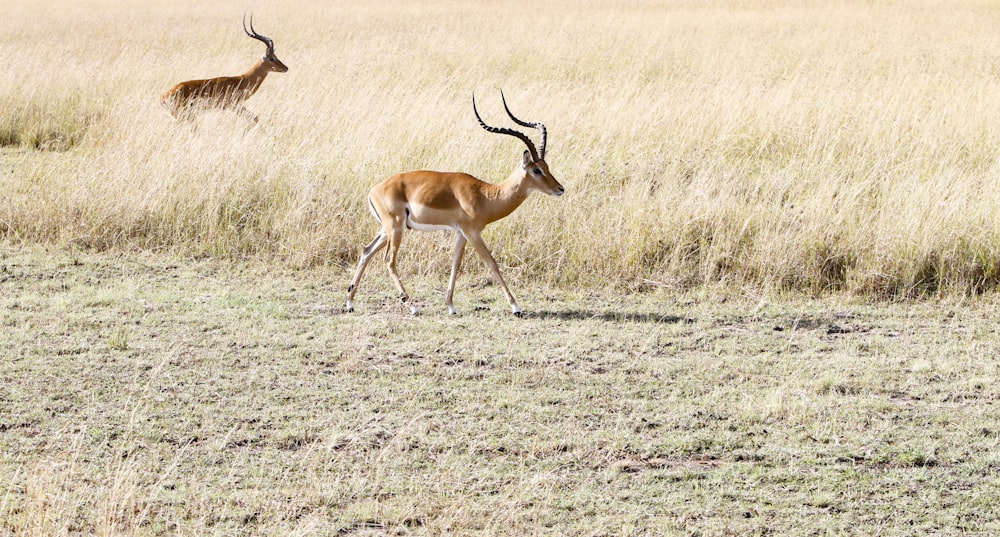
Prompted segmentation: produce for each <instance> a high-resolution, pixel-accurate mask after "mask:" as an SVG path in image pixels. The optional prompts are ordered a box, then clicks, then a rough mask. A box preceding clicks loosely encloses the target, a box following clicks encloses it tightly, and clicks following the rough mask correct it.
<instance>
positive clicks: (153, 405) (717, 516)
mask: <svg viewBox="0 0 1000 537" xmlns="http://www.w3.org/2000/svg"><path fill="white" fill-rule="evenodd" d="M0 267H2V270H0V289H2V290H3V295H2V298H0V326H2V327H3V329H4V337H3V338H0V357H2V359H0V379H2V380H3V382H2V383H0V401H2V403H3V405H2V409H0V431H2V434H0V534H3V535H7V534H13V535H18V536H36V535H37V536H46V537H50V536H54V535H140V536H141V535H275V536H277V535H282V536H285V535H330V536H333V535H442V534H452V535H609V536H611V535H615V536H626V535H636V536H639V535H642V536H646V535H866V536H867V535H900V536H902V535H992V534H995V533H996V532H997V531H998V530H1000V527H998V525H997V524H998V520H1000V503H998V498H1000V480H998V478H997V467H998V465H1000V458H998V455H997V444H998V438H1000V436H998V435H1000V432H998V428H997V423H1000V416H998V414H997V409H996V402H997V400H998V398H1000V383H998V380H997V374H998V372H997V362H996V360H995V357H996V356H997V353H998V350H1000V345H998V343H1000V340H998V337H997V325H996V319H997V315H998V314H1000V310H998V307H997V304H996V302H995V300H986V299H977V300H972V301H966V302H962V301H947V302H946V301H930V300H928V301H916V302H912V303H905V302H900V303H895V304H882V305H870V304H865V303H864V302H863V301H856V300H853V299H845V298H843V297H841V298H836V297H830V298H823V299H810V300H804V299H799V300H788V299H786V300H782V301H779V302H771V301H769V300H766V299H765V298H764V297H755V296H740V295H729V296H727V295H714V296H703V295H681V294H677V293H674V292H664V291H656V292H650V293H644V294H635V295H633V296H632V297H630V298H629V299H628V300H624V301H623V300H622V297H621V295H620V294H618V293H613V292H612V293H605V292H592V291H579V290H567V289H553V288H538V287H534V286H533V287H532V288H531V294H532V300H531V302H532V303H533V304H534V306H535V307H534V308H533V310H532V311H530V312H528V314H527V317H526V318H524V319H517V318H515V317H513V316H511V315H509V314H506V315H505V314H504V309H505V308H504V307H503V305H502V304H497V303H496V302H497V299H496V296H495V294H496V290H495V288H490V287H485V288H484V287H477V288H475V289H471V290H468V291H467V292H466V293H465V294H464V295H463V297H462V300H461V301H459V305H460V307H463V306H464V307H463V309H464V310H465V312H464V313H462V314H460V315H459V316H448V315H445V314H443V312H442V313H438V314H434V313H426V314H424V315H418V316H411V315H410V314H409V313H408V311H407V310H406V308H405V307H403V306H401V305H399V304H397V303H396V301H395V300H393V299H391V298H390V297H389V292H388V291H389V288H390V287H391V285H390V284H389V283H388V282H384V281H381V280H379V281H376V282H373V283H372V286H371V287H372V291H373V293H376V292H377V293H379V294H380V295H381V296H384V297H386V298H385V299H384V300H380V301H379V302H378V303H377V304H369V305H368V307H367V308H365V310H364V311H361V312H358V313H353V314H346V313H343V312H342V311H341V307H340V303H339V298H340V296H341V295H340V294H341V292H342V288H341V285H340V283H339V281H337V279H336V278H331V277H329V276H328V275H327V271H326V270H324V269H323V268H322V267H317V268H315V269H306V270H301V269H300V270H290V269H276V268H275V267H274V266H273V264H265V263H260V262H245V263H243V264H240V265H238V266H237V265H234V264H231V263H225V262H216V261H191V260H174V259H171V258H169V257H168V256H165V255H162V254H156V255H146V256H126V257H116V256H112V255H109V254H100V255H83V256H70V255H66V254H63V253H58V252H44V251H38V250H28V251H12V250H4V251H3V252H2V258H0ZM414 280H415V281H414V290H415V291H416V292H417V294H420V293H430V292H431V290H434V289H440V287H441V285H440V283H439V282H438V281H437V278H434V277H430V276H428V277H417V278H414ZM473 305H476V306H478V305H483V306H486V308H485V310H484V311H479V310H478V308H474V307H472V306H473Z"/></svg>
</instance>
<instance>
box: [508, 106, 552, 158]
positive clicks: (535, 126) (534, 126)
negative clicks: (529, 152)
mask: <svg viewBox="0 0 1000 537" xmlns="http://www.w3.org/2000/svg"><path fill="white" fill-rule="evenodd" d="M500 100H502V101H503V109H504V110H506V111H507V115H508V116H510V118H511V119H513V120H514V123H517V124H518V125H520V126H522V127H529V128H532V129H538V130H540V131H542V144H541V148H540V149H539V150H538V154H539V156H540V157H541V158H542V160H545V140H546V138H547V137H548V133H546V132H545V125H542V124H541V123H529V122H527V121H521V120H520V119H517V118H516V117H514V114H512V113H510V108H508V107H507V99H506V98H505V97H504V96H503V90H500Z"/></svg>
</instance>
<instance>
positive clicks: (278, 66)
mask: <svg viewBox="0 0 1000 537" xmlns="http://www.w3.org/2000/svg"><path fill="white" fill-rule="evenodd" d="M243 31H244V32H246V34H247V35H248V36H250V37H252V38H254V39H256V40H258V41H260V42H261V43H264V44H265V45H267V52H265V53H264V57H263V58H262V59H261V61H262V62H264V64H265V65H267V68H268V70H270V71H274V72H276V73H284V72H286V71H288V67H287V66H286V65H285V64H283V63H281V60H279V59H278V57H277V56H275V55H274V41H273V40H272V39H271V38H270V37H267V36H263V35H260V34H258V33H257V31H256V30H254V29H253V14H251V15H250V29H249V30H247V16H246V15H243Z"/></svg>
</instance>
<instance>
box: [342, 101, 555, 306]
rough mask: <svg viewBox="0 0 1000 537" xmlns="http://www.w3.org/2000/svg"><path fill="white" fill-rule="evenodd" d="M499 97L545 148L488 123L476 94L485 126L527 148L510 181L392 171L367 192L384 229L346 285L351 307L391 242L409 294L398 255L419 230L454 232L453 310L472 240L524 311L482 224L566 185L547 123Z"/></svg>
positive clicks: (392, 269) (391, 262)
mask: <svg viewBox="0 0 1000 537" xmlns="http://www.w3.org/2000/svg"><path fill="white" fill-rule="evenodd" d="M500 97H501V99H502V100H503V106H504V109H505V110H506V111H507V115H508V116H510V118H511V119H512V120H513V121H514V122H515V123H517V124H518V125H521V126H522V127H529V128H533V129H538V130H539V131H541V146H540V150H536V149H535V145H534V144H533V143H532V142H531V139H530V138H528V136H527V135H526V134H524V133H522V132H519V131H516V130H514V129H507V128H500V127H491V126H489V125H487V124H486V123H485V122H483V119H482V118H481V117H479V110H477V109H476V96H475V95H473V96H472V111H473V113H474V114H475V115H476V119H477V120H479V124H480V125H481V126H482V127H483V129H485V130H486V131H487V132H492V133H496V134H506V135H509V136H513V137H515V138H517V139H519V140H521V141H522V142H524V144H525V145H526V146H527V147H528V149H527V150H526V151H525V152H524V154H523V155H522V157H521V162H520V163H519V164H518V165H517V167H516V168H515V169H514V171H513V172H511V174H510V176H509V177H507V179H506V180H505V181H503V182H502V183H497V184H493V183H486V182H483V181H480V180H479V179H476V178H475V177H473V176H471V175H469V174H465V173H457V172H455V173H448V172H433V171H412V172H406V173H401V174H398V175H393V176H392V177H390V178H388V179H386V180H385V181H382V182H381V183H379V184H377V185H375V186H374V187H373V188H372V189H371V191H370V192H369V194H368V205H369V207H370V208H371V210H372V213H373V214H374V215H375V218H377V219H378V220H379V222H381V224H382V230H381V231H380V232H379V234H378V235H377V236H376V237H375V239H374V240H372V241H371V243H369V244H368V245H367V246H365V248H364V250H363V251H362V253H361V259H360V260H359V261H358V268H357V271H356V272H355V273H354V280H353V281H352V282H351V286H350V287H349V288H348V290H347V311H354V293H356V292H357V290H358V284H359V283H360V282H361V276H362V275H363V274H364V272H365V267H366V266H367V265H368V262H369V261H370V260H371V258H372V256H374V255H375V253H376V252H378V251H379V250H381V249H382V248H383V247H385V246H386V245H388V247H389V249H388V250H387V252H386V261H387V263H388V266H389V273H390V275H392V279H393V282H395V284H396V288H397V289H399V293H400V298H401V299H402V300H403V302H406V301H407V300H408V299H409V295H408V294H407V292H406V289H405V288H404V287H403V282H402V281H400V279H399V274H398V273H397V272H396V257H397V253H398V251H399V245H400V242H402V240H403V231H404V230H406V229H415V230H417V231H437V230H453V231H454V232H455V254H454V256H453V257H452V261H451V278H450V279H449V280H448V292H447V294H446V295H445V299H444V303H445V305H446V306H448V313H450V314H454V313H455V306H454V304H453V303H452V295H453V294H454V292H455V280H456V278H457V277H458V270H459V266H460V265H461V263H462V254H463V253H464V250H465V244H466V243H467V242H468V243H471V244H472V248H473V249H474V250H475V251H476V253H477V254H479V257H480V258H482V260H483V262H484V263H485V264H486V266H487V267H488V268H489V269H490V271H491V272H492V273H493V276H495V277H496V279H497V282H499V283H500V287H501V288H502V289H503V293H504V296H505V297H506V298H507V302H508V303H509V304H510V308H511V311H513V313H514V315H517V316H520V315H521V308H519V307H518V305H517V302H516V301H515V300H514V296H513V295H511V293H510V289H508V288H507V284H506V282H504V280H503V276H502V275H501V274H500V268H499V267H498V266H497V262H496V260H494V259H493V254H491V253H490V249H489V248H487V247H486V243H484V242H483V237H482V233H483V229H484V228H485V227H486V226H487V225H488V224H490V223H492V222H496V221H497V220H500V219H501V218H503V217H505V216H507V215H509V214H511V213H512V212H514V210H515V209H517V208H518V207H519V206H520V205H521V203H522V202H523V201H524V200H525V199H527V198H528V194H530V193H531V191H532V190H537V191H539V192H543V193H545V194H549V195H552V196H561V195H562V194H563V192H565V189H564V188H563V186H562V185H560V184H559V181H556V179H555V177H553V176H552V173H551V172H550V171H549V166H548V164H546V163H545V142H546V132H545V125H542V124H541V123H529V122H525V121H521V120H519V119H517V118H516V117H514V114H512V113H511V112H510V108H508V107H507V100H506V99H505V98H504V97H503V92H501V93H500ZM410 311H411V312H412V313H416V312H417V308H416V306H415V305H411V306H410Z"/></svg>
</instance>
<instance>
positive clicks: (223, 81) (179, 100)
mask: <svg viewBox="0 0 1000 537" xmlns="http://www.w3.org/2000/svg"><path fill="white" fill-rule="evenodd" d="M243 31H244V32H246V34H247V35H248V36H250V37H252V38H254V39H256V40H258V41H261V42H262V43H264V44H265V45H267V52H265V53H264V57H263V58H261V59H260V61H258V62H257V63H255V64H254V66H253V67H251V68H250V70H249V71H247V72H245V73H243V74H242V75H238V76H220V77H216V78H209V79H207V80H188V81H187V82H181V83H179V84H177V85H175V86H174V87H172V88H170V89H169V90H167V91H166V93H164V94H163V95H162V96H161V97H160V101H161V102H162V103H163V105H164V106H166V107H167V110H169V111H170V114H171V115H173V116H174V117H175V118H177V119H193V118H194V115H195V113H196V112H197V111H198V110H205V109H211V108H218V109H230V110H234V111H236V113H237V114H239V115H240V116H243V117H244V118H246V119H247V120H248V121H251V122H253V123H256V122H257V116H256V115H254V113H253V112H251V111H250V110H247V108H246V107H245V106H243V101H246V100H247V99H249V98H250V96H251V95H253V94H254V93H256V92H257V89H258V88H260V85H261V84H262V83H263V82H264V79H265V78H267V74H268V73H270V72H271V71H274V72H276V73H284V72H285V71H288V67H286V66H285V64H283V63H281V60H279V59H278V57H277V56H275V55H274V41H272V40H271V38H270V37H266V36H263V35H260V34H258V33H257V31H256V30H254V29H253V15H250V29H249V30H247V17H246V15H244V16H243Z"/></svg>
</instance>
